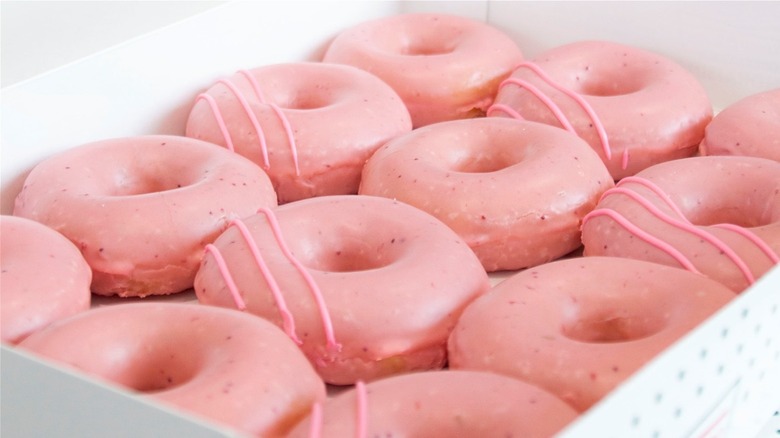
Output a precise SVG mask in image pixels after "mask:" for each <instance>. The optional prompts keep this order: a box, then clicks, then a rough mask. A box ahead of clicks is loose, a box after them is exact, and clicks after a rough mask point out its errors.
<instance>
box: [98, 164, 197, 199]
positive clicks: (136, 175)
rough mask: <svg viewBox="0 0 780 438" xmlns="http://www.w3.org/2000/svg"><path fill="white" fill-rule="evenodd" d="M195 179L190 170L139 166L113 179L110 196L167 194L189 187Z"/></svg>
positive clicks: (151, 165)
mask: <svg viewBox="0 0 780 438" xmlns="http://www.w3.org/2000/svg"><path fill="white" fill-rule="evenodd" d="M194 167H197V166H194ZM196 179H197V176H195V175H192V169H185V168H175V167H171V168H167V169H159V165H157V166H155V165H153V164H150V165H149V166H144V165H139V166H136V167H135V168H131V169H126V170H125V171H124V172H121V173H119V174H118V175H117V176H116V177H115V178H114V184H113V185H112V191H111V192H112V193H111V194H112V195H113V196H138V195H147V194H152V193H160V192H167V191H170V190H176V189H180V188H182V187H185V186H188V185H191V184H192V183H193V181H195V180H196Z"/></svg>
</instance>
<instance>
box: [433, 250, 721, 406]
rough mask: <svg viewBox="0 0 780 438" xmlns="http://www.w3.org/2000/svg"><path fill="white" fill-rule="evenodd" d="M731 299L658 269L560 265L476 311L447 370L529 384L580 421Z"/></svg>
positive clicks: (505, 285)
mask: <svg viewBox="0 0 780 438" xmlns="http://www.w3.org/2000/svg"><path fill="white" fill-rule="evenodd" d="M734 296H735V294H734V293H733V292H732V291H730V290H729V289H728V288H726V287H725V286H723V285H721V284H719V283H718V282H716V281H714V280H711V279H709V278H707V277H704V276H702V275H697V274H693V273H690V272H688V271H685V270H682V269H677V268H672V267H669V266H663V265H659V264H656V263H650V262H644V261H640V260H631V259H623V258H611V257H578V258H573V259H566V260H558V261H555V262H552V263H547V264H545V265H542V266H537V267H535V268H531V269H528V270H525V271H522V272H520V273H519V274H515V275H513V276H512V277H509V278H508V279H506V280H504V281H503V282H502V283H499V284H498V285H497V286H495V287H494V288H493V289H492V290H491V291H490V292H488V293H487V294H485V295H483V296H482V297H480V298H478V299H477V300H475V301H474V302H473V303H471V305H469V307H467V308H466V310H465V311H464V312H463V314H462V315H461V318H460V320H459V321H458V325H457V326H456V327H455V330H453V332H452V335H451V337H450V340H449V355H450V356H449V358H450V362H449V366H450V369H455V370H481V371H490V372H495V373H498V374H503V375H507V376H511V377H515V378H518V379H521V380H525V381H527V382H530V383H532V384H535V385H538V386H539V387H541V388H543V389H546V390H547V391H549V392H551V393H552V394H555V395H557V396H558V397H560V398H561V399H563V400H564V401H566V402H568V403H569V404H570V405H571V406H572V407H574V408H575V409H576V410H578V411H580V412H583V411H585V410H587V409H588V408H590V407H591V406H592V405H593V404H594V403H596V402H597V401H599V400H600V399H601V398H602V397H604V396H605V395H606V394H607V393H609V392H610V391H612V389H614V388H615V387H616V386H618V385H619V384H620V383H621V382H622V381H624V380H625V379H626V378H628V377H629V376H630V375H631V374H633V373H634V372H635V371H636V370H638V369H639V368H640V367H642V366H643V365H644V364H645V363H647V362H648V361H649V360H650V359H651V358H653V357H654V356H655V355H656V354H658V353H660V352H661V351H663V350H664V349H666V347H668V346H669V345H671V344H672V343H673V342H674V341H675V340H677V339H678V338H680V337H682V336H683V335H684V334H686V333H687V332H688V331H690V330H691V329H692V328H694V327H695V326H696V325H698V324H699V323H700V322H702V321H703V320H704V319H706V318H707V317H709V316H710V315H711V314H712V313H714V312H715V311H717V310H718V309H719V308H721V307H722V306H724V305H726V304H727V303H728V302H729V301H730V300H731V299H732V298H734Z"/></svg>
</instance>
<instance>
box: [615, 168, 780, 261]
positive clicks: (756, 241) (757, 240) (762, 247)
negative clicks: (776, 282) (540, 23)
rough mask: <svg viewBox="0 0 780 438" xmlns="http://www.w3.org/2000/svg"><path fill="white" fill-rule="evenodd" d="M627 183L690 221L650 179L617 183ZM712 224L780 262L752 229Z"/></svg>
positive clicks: (627, 178)
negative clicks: (642, 188)
mask: <svg viewBox="0 0 780 438" xmlns="http://www.w3.org/2000/svg"><path fill="white" fill-rule="evenodd" d="M627 183H636V184H640V185H642V186H644V187H645V188H647V189H649V190H651V191H652V192H653V193H655V194H656V195H657V196H658V197H659V198H661V200H663V201H664V202H665V203H666V205H668V206H669V208H671V209H672V210H673V211H674V212H675V213H676V214H677V215H678V216H679V217H680V219H682V220H684V221H685V222H688V223H691V222H690V221H689V220H688V218H687V217H685V215H684V214H683V212H682V210H680V208H679V207H677V204H675V203H674V201H672V198H671V197H669V195H667V194H666V192H664V191H663V189H661V188H660V187H658V186H657V185H656V184H655V183H653V182H652V181H650V180H648V179H645V178H641V177H638V176H629V177H626V178H623V179H622V180H620V182H619V183H618V184H617V185H618V186H622V185H623V184H627ZM605 195H606V193H605ZM602 198H603V196H602ZM712 226H713V227H718V228H722V229H726V230H730V231H733V232H735V233H737V234H739V235H741V236H742V237H744V238H745V239H747V240H749V241H750V242H752V243H753V244H754V245H756V247H758V249H759V250H761V252H763V253H764V254H765V255H766V256H767V258H769V260H771V261H772V263H774V264H778V263H780V257H778V255H777V254H775V252H774V251H773V250H772V248H771V247H770V246H769V245H767V244H766V242H764V241H763V240H761V238H760V237H758V236H756V235H755V233H753V232H752V231H750V230H748V229H747V228H745V227H740V226H739V225H736V224H716V225H712Z"/></svg>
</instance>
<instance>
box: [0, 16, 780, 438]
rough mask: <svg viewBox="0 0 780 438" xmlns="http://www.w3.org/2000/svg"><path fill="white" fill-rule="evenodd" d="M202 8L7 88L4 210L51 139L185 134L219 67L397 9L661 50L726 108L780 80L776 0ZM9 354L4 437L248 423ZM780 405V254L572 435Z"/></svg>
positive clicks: (735, 415)
mask: <svg viewBox="0 0 780 438" xmlns="http://www.w3.org/2000/svg"><path fill="white" fill-rule="evenodd" d="M165 3H170V2H162V3H161V4H159V5H162V4H165ZM184 3H191V2H184ZM159 5H157V6H159ZM167 6H168V7H170V5H167ZM143 7H145V8H149V9H150V10H152V11H153V8H154V7H155V5H154V4H148V3H147V4H145V5H144V6H143ZM203 9H204V11H203V12H200V13H197V14H195V15H192V16H189V17H187V18H185V19H183V20H180V21H176V22H174V23H172V24H170V25H167V26H164V27H161V28H158V29H157V30H155V31H153V32H151V33H146V34H143V35H141V36H138V37H135V38H132V39H130V40H128V41H126V42H124V43H122V44H119V45H115V46H113V47H110V48H108V49H106V50H102V51H99V52H98V53H96V54H92V55H90V56H87V57H85V58H82V59H79V60H78V61H76V62H71V63H67V64H66V65H64V66H61V67H59V68H57V69H54V70H51V71H49V72H46V73H44V74H41V75H37V76H35V77H32V78H30V79H27V80H24V81H21V82H18V83H15V84H13V85H11V86H8V87H5V88H3V89H2V95H1V96H2V213H3V214H10V213H11V210H12V205H13V198H14V197H15V195H16V194H17V193H18V191H19V189H20V187H21V184H22V181H23V179H24V177H25V176H26V174H27V172H28V171H29V170H30V169H31V168H32V167H33V166H34V165H35V164H36V163H37V162H39V161H41V160H42V159H44V158H46V157H47V156H49V155H51V154H52V153H54V152H56V151H60V150H63V149H65V148H68V147H71V146H74V145H78V144H81V143H86V142H88V141H93V140H98V139H102V138H109V137H120V136H130V135H141V134H154V133H168V134H182V132H183V126H184V121H185V119H186V116H187V114H188V110H189V106H190V105H191V103H192V101H193V97H194V96H195V94H196V93H198V92H199V91H201V90H203V89H204V88H205V87H207V86H208V85H209V84H211V83H212V82H213V81H214V80H216V79H217V78H219V77H221V76H223V75H227V74H231V73H233V72H234V71H236V70H238V69H241V68H249V67H253V66H260V65H264V64H270V63H277V62H290V61H299V60H316V59H318V56H320V55H321V54H322V52H323V49H324V47H325V45H326V43H327V42H328V41H329V39H330V38H332V37H333V36H334V35H335V34H336V33H338V32H339V31H340V30H342V29H344V28H346V27H348V26H350V25H353V24H356V23H358V22H360V21H363V20H366V19H369V18H374V17H379V16H385V15H391V14H396V13H399V12H410V11H438V12H448V13H454V14H461V15H466V16H470V17H472V18H476V19H479V20H483V21H486V22H488V23H491V24H493V25H495V26H496V27H498V28H500V29H502V30H504V31H505V32H507V33H508V34H510V35H511V36H512V37H514V38H515V39H516V40H517V41H518V43H519V44H520V46H521V48H522V49H523V51H524V53H525V55H526V56H527V57H532V56H533V55H535V54H537V53H539V52H540V51H542V50H544V49H547V48H551V47H553V46H556V45H559V44H563V43H567V42H570V41H576V40H582V39H609V40H615V41H619V42H623V43H626V44H632V45H636V46H640V47H644V48H647V49H651V50H655V51H658V52H660V53H663V54H665V55H667V56H669V57H671V58H673V59H675V60H677V61H678V62H680V63H681V64H683V65H685V66H686V67H687V68H689V69H690V70H691V71H692V72H693V73H694V74H696V75H697V76H698V78H699V79H700V80H701V81H702V83H703V84H704V86H705V88H706V89H707V91H708V93H709V94H710V96H711V98H712V100H713V103H714V105H715V108H716V109H721V108H723V107H725V106H726V105H728V104H730V103H732V102H734V101H736V100H737V99H739V98H740V97H743V96H747V95H749V94H752V93H756V92H759V91H763V90H767V89H770V88H777V87H780V51H778V47H777V46H778V43H780V25H778V23H780V3H777V2H758V3H749V4H748V3H740V2H733V3H732V2H726V3H722V2H690V3H689V2H682V3H678V2H672V3H667V2H605V3H601V2H599V3H590V2H563V3H559V2H538V3H537V2H502V1H472V2H444V1H438V2H395V1H392V2H330V1H319V2H297V1H291V2H284V1H278V2H218V3H213V4H211V5H209V6H208V7H205V8H203ZM4 37H5V35H4ZM53 37H55V38H56V36H53ZM0 367H1V368H0V369H1V370H2V377H1V378H0V384H1V385H2V411H0V412H2V422H1V424H2V436H4V437H6V438H13V437H33V436H35V437H38V436H68V437H70V436H80V437H90V436H111V437H125V436H126V437H141V436H143V437H155V436H160V437H163V436H165V437H173V436H187V437H190V438H194V437H214V436H240V434H238V433H236V432H233V431H230V430H226V429H224V428H222V427H220V426H216V425H213V424H210V423H209V422H208V421H204V420H202V419H196V418H192V417H190V416H189V415H187V414H183V413H180V412H177V411H175V410H173V409H171V408H168V407H164V406H160V405H157V404H156V403H154V402H152V401H149V400H148V399H146V398H143V397H139V396H137V395H134V394H132V393H130V392H127V391H125V390H123V389H121V388H116V387H112V386H108V385H105V384H102V383H98V382H96V381H94V380H91V379H90V378H89V377H85V376H82V375H80V374H77V373H73V372H71V371H67V370H63V369H61V368H58V367H56V366H52V365H51V364H48V363H44V362H42V361H40V360H37V359H35V358H32V357H30V356H29V355H27V354H24V353H23V352H20V351H17V350H16V349H14V348H11V347H8V346H5V345H4V346H2V359H1V361H0ZM779 407H780V267H778V268H775V269H774V270H773V271H772V272H770V273H769V274H767V275H766V276H764V277H763V278H762V279H760V281H758V282H757V283H756V284H755V285H754V286H753V287H751V288H750V289H749V290H747V291H745V292H744V293H742V294H741V295H740V296H738V297H737V298H736V299H734V301H733V302H732V303H731V304H730V305H728V306H727V307H726V308H724V309H722V311H720V312H718V313H717V314H716V315H714V316H713V317H712V318H710V319H709V320H707V321H706V322H705V323H703V324H702V325H701V326H699V327H698V328H697V329H695V330H694V331H692V332H691V333H689V334H688V335H687V336H686V337H684V338H683V339H681V340H680V341H679V342H677V343H676V344H674V345H673V346H671V347H670V348H669V349H668V350H667V351H665V352H664V353H663V354H661V355H659V356H657V357H656V358H655V359H654V360H653V361H651V362H650V363H648V364H647V366H645V367H644V368H643V369H642V370H640V371H639V372H638V373H636V374H635V375H634V376H633V377H632V378H630V379H629V380H628V381H626V382H625V383H624V384H623V385H621V386H620V387H619V388H618V389H616V390H615V391H613V392H612V393H611V394H610V395H609V396H608V397H606V398H605V399H604V400H603V401H601V402H600V403H599V404H597V405H596V406H595V407H593V408H592V409H591V410H589V411H588V412H587V413H585V414H583V415H582V416H581V417H580V418H579V419H578V420H577V421H576V422H575V423H573V424H572V425H571V426H570V427H569V428H567V429H566V430H565V431H563V432H562V433H561V434H560V436H561V437H566V438H573V437H588V438H590V437H653V438H657V437H694V438H698V437H739V438H742V437H755V436H778V434H779V433H780V424H778V423H780V421H779V420H778V417H777V415H776V414H775V415H774V416H773V414H774V413H775V412H776V411H777V409H778V408H779ZM529 421H533V419H529Z"/></svg>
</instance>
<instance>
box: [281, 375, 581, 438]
mask: <svg viewBox="0 0 780 438" xmlns="http://www.w3.org/2000/svg"><path fill="white" fill-rule="evenodd" d="M577 415H578V413H577V412H576V411H575V410H574V409H572V408H571V407H570V406H568V405H567V404H566V403H564V402H563V401H562V400H560V399H559V398H557V397H555V396H554V395H552V394H550V393H548V392H546V391H544V390H542V389H540V388H538V387H536V386H532V385H530V384H528V383H525V382H522V381H520V380H517V379H512V378H509V377H505V376H500V375H497V374H493V373H484V372H477V371H429V372H420V373H410V374H403V375H399V376H393V377H388V378H386V379H382V380H378V381H375V382H371V383H369V384H365V385H363V384H360V383H359V384H358V385H356V386H355V388H353V389H351V390H349V391H346V392H344V393H341V394H339V395H337V396H335V397H331V398H329V399H328V400H327V401H325V403H323V404H315V407H314V408H313V409H312V415H310V416H309V417H308V418H307V419H305V420H304V421H302V422H301V423H300V424H298V426H296V427H295V429H293V431H292V433H291V434H290V435H289V438H297V437H301V438H304V437H309V438H319V437H333V438H340V437H351V436H357V437H384V436H398V437H401V436H406V437H435V436H440V437H457V436H461V437H527V438H530V437H537V438H547V437H551V436H553V435H555V434H556V433H558V432H559V431H561V430H562V429H563V428H564V427H565V426H566V425H567V424H569V423H570V422H572V421H573V420H574V419H575V418H576V417H577Z"/></svg>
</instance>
